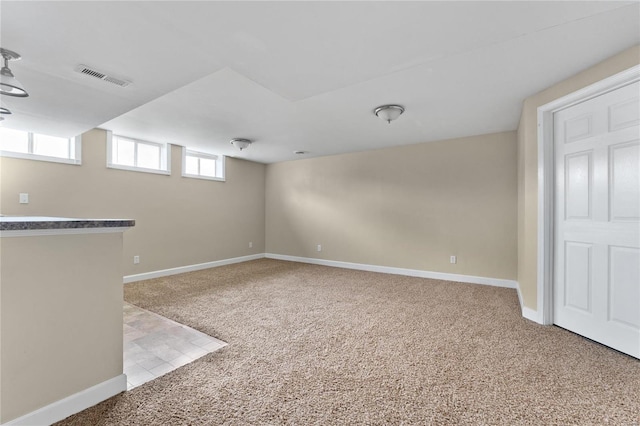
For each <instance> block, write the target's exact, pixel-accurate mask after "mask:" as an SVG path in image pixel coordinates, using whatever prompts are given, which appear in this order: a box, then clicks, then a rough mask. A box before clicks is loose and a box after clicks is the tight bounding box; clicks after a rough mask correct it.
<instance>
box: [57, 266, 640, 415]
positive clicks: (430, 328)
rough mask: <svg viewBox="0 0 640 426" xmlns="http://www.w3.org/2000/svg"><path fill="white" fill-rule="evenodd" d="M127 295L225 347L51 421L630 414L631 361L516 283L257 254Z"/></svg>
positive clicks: (636, 403)
mask: <svg viewBox="0 0 640 426" xmlns="http://www.w3.org/2000/svg"><path fill="white" fill-rule="evenodd" d="M125 300H126V301H127V302H130V303H132V304H134V305H137V306H140V307H142V308H144V309H148V310H150V311H153V312H156V313H158V314H160V315H163V316H165V317H167V318H170V319H172V320H175V321H178V322H180V323H183V324H186V325H188V326H190V327H193V328H195V329H197V330H200V331H202V332H204V333H206V334H209V335H211V336H214V337H216V338H219V339H221V340H223V341H225V342H228V346H226V347H225V348H223V349H221V350H219V351H216V352H214V353H212V354H209V355H207V356H204V357H203V358H200V359H199V360H197V361H195V362H193V363H191V364H188V365H186V366H184V367H181V368H179V369H177V370H175V371H173V372H171V373H169V374H167V375H165V376H163V377H161V378H159V379H156V380H154V381H152V382H149V383H146V384H144V385H142V386H140V387H138V388H135V389H133V390H132V391H129V392H126V393H123V394H120V395H117V396H115V397H113V398H111V399H109V400H107V401H104V402H102V403H100V404H98V405H97V406H95V407H92V408H89V409H87V410H85V411H83V412H81V413H78V414H76V415H74V416H71V417H69V418H67V419H65V420H63V421H62V422H59V423H58V424H59V425H181V424H184V425H186V424H189V425H201V424H208V425H209V424H228V425H255V424H269V425H275V424H299V425H335V424H340V425H342V424H420V425H424V424H473V425H478V424H508V425H515V424H532V425H534V424H535V425H539V424H563V425H564V424H615V425H637V424H640V361H638V360H636V359H634V358H631V357H629V356H626V355H623V354H621V353H618V352H616V351H614V350H612V349H609V348H607V347H604V346H602V345H599V344H597V343H594V342H592V341H589V340H587V339H584V338H582V337H580V336H578V335H575V334H573V333H570V332H568V331H566V330H563V329H561V328H558V327H555V326H541V325H537V324H535V323H533V322H531V321H528V320H526V319H523V318H522V317H521V314H520V307H519V304H518V299H517V294H516V291H515V290H512V289H506V288H498V287H490V286H484V285H476V284H464V283H454V282H447V281H439V280H430V279H422V278H413V277H404V276H395V275H388V274H379V273H372V272H363V271H352V270H345V269H338V268H330V267H324V266H317V265H308V264H301V263H293V262H284V261H277V260H271V259H261V260H256V261H251V262H246V263H242V264H235V265H228V266H222V267H218V268H214V269H209V270H203V271H197V272H192V273H187V274H182V275H175V276H170V277H164V278H157V279H153V280H148V281H142V282H137V283H132V284H127V285H125Z"/></svg>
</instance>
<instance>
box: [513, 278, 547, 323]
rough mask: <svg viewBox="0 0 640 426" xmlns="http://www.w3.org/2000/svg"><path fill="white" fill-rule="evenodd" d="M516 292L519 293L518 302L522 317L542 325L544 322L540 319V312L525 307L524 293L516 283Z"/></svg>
mask: <svg viewBox="0 0 640 426" xmlns="http://www.w3.org/2000/svg"><path fill="white" fill-rule="evenodd" d="M516 291H517V292H518V301H519V302H520V310H521V311H522V316H523V317H524V318H526V319H528V320H531V321H533V322H537V323H539V324H542V322H541V321H540V319H539V318H538V311H535V310H533V309H531V308H527V307H526V306H524V301H523V300H522V292H521V291H520V283H516Z"/></svg>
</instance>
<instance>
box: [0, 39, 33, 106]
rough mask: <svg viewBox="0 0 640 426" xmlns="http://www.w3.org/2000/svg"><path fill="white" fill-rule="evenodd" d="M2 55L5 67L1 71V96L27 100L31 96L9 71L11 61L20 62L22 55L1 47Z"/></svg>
mask: <svg viewBox="0 0 640 426" xmlns="http://www.w3.org/2000/svg"><path fill="white" fill-rule="evenodd" d="M0 55H2V58H3V59H4V65H3V66H2V69H0V94H1V95H7V96H15V97H18V98H26V97H27V96H29V94H28V93H27V91H26V90H25V89H24V88H23V87H22V84H20V82H19V81H18V80H17V79H16V78H15V77H14V76H13V73H12V72H11V70H10V69H9V61H17V60H19V59H20V55H19V54H18V53H16V52H14V51H13V50H9V49H5V48H3V47H0Z"/></svg>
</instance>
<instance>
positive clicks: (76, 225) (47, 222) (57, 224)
mask: <svg viewBox="0 0 640 426" xmlns="http://www.w3.org/2000/svg"><path fill="white" fill-rule="evenodd" d="M135 224H136V221H135V220H131V219H76V218H68V217H47V216H0V231H27V230H41V229H80V228H126V227H132V226H135Z"/></svg>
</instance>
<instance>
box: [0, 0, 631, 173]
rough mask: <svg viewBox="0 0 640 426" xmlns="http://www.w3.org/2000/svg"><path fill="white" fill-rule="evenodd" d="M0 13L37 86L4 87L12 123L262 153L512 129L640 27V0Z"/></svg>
mask: <svg viewBox="0 0 640 426" xmlns="http://www.w3.org/2000/svg"><path fill="white" fill-rule="evenodd" d="M0 20H1V24H2V26H1V30H0V37H1V38H0V40H1V44H2V47H4V48H8V49H11V50H15V51H17V52H19V53H20V54H21V55H22V56H23V59H22V60H21V61H18V62H12V63H11V64H10V66H11V68H12V70H13V71H14V74H15V75H16V77H17V78H18V79H19V80H20V81H21V82H22V83H23V85H24V86H25V87H26V89H27V90H28V91H29V93H30V97H29V98H10V97H8V96H4V97H2V104H3V106H6V107H8V108H9V109H11V110H12V111H13V113H14V114H13V115H11V116H9V118H7V119H6V120H5V122H4V125H5V126H6V127H10V128H16V129H23V130H30V131H34V132H39V133H45V134H51V135H56V136H74V135H76V134H79V133H82V132H84V131H86V130H89V129H92V128H95V127H101V128H104V129H110V130H113V132H114V133H117V134H122V135H125V136H130V137H136V138H140V139H144V140H151V141H157V142H170V143H175V144H178V145H185V146H188V147H189V148H191V149H194V150H199V151H203V152H209V153H220V154H225V155H233V156H236V157H241V158H246V159H249V160H253V161H259V162H265V163H271V162H277V161H284V160H291V159H296V158H300V156H296V155H294V154H293V151H294V150H304V151H308V152H309V153H308V154H307V155H306V157H311V156H321V155H330V154H337V153H344V152H353V151H362V150H368V149H375V148H382V147H387V146H395V145H406V144H413V143H420V142H427V141H433V140H441V139H447V138H454V137H462V136H469V135H477V134H484V133H490V132H499V131H507V130H514V129H515V128H516V127H517V124H518V119H519V116H520V111H521V106H522V101H523V100H524V98H526V97H528V96H530V95H532V94H534V93H536V92H538V91H540V90H542V89H544V88H546V87H548V86H550V85H552V84H553V83H555V82H557V81H560V80H562V79H564V78H567V77H569V76H571V75H573V74H575V73H577V72H579V71H581V70H582V69H584V68H587V67H589V66H591V65H593V64H595V63H597V62H599V61H601V60H603V59H605V58H607V57H609V56H611V55H614V54H616V53H618V52H620V51H622V50H624V49H626V48H628V47H631V46H633V45H635V44H638V43H640V3H639V2H637V1H633V2H615V1H595V2H594V1H589V2H539V1H531V2H482V1H474V2H396V1H388V2H366V1H362V2H266V1H262V2H207V1H195V2H186V1H174V2H172V1H163V2H150V1H147V2H133V1H120V2H79V1H69V2H61V1H46V2H25V1H16V2H14V1H6V0H3V1H2V2H1V3H0ZM78 64H85V65H89V66H91V67H94V68H96V69H98V70H101V71H103V72H106V73H109V74H111V75H113V76H115V77H118V78H122V79H126V80H129V81H131V82H132V84H131V85H130V86H128V87H126V88H121V87H117V86H113V85H110V84H108V83H105V82H102V81H99V80H94V79H92V78H90V77H87V76H84V75H81V74H78V73H76V72H74V68H75V67H76V66H77V65H78ZM385 103H398V104H401V105H403V106H404V107H405V108H406V112H405V114H403V115H402V116H401V117H400V118H399V119H398V120H397V121H395V122H393V123H392V124H390V125H388V124H386V123H385V122H384V121H382V120H380V119H378V118H377V117H375V116H374V115H373V112H372V111H373V109H374V108H375V107H377V106H379V105H382V104H385ZM234 137H242V138H249V139H252V140H254V141H255V142H254V144H253V145H252V146H251V147H249V148H248V149H247V150H245V151H243V152H241V153H240V152H239V151H238V150H236V149H235V148H234V147H232V146H231V145H230V144H229V140H230V139H231V138H234Z"/></svg>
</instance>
